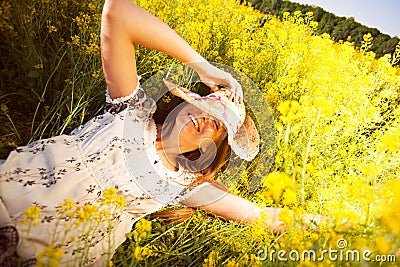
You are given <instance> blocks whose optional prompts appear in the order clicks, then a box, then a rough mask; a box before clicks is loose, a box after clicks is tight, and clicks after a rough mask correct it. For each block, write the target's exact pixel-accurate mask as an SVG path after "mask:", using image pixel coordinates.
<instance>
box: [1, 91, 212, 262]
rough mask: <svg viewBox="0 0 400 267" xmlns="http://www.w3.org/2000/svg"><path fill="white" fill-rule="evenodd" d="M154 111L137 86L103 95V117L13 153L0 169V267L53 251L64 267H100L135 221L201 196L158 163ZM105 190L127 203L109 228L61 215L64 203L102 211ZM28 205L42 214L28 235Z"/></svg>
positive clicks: (186, 178)
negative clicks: (113, 95)
mask: <svg viewBox="0 0 400 267" xmlns="http://www.w3.org/2000/svg"><path fill="white" fill-rule="evenodd" d="M155 109H156V105H155V102H154V100H153V99H151V98H149V97H147V96H146V94H145V92H144V91H143V89H141V88H140V86H138V88H136V89H135V91H134V92H133V93H132V94H131V95H130V96H127V97H124V98H119V99H114V100H112V99H110V97H109V96H108V94H106V105H105V113H104V114H102V115H100V116H97V117H95V118H93V119H91V120H90V121H88V122H87V123H86V124H84V125H82V126H80V127H78V128H76V129H75V130H74V131H72V132H71V134H70V135H61V136H56V137H54V138H49V139H44V140H39V141H36V142H33V143H31V144H29V145H27V146H24V147H19V148H17V149H16V150H15V151H13V152H11V153H10V155H9V157H8V158H7V160H6V161H5V162H3V163H2V164H1V163H0V197H1V199H0V236H2V238H3V239H4V240H3V241H4V243H5V245H2V246H0V250H1V249H3V250H4V251H0V252H1V253H0V254H1V255H2V256H0V263H2V264H3V265H4V266H6V265H7V264H8V263H7V262H10V261H12V259H13V257H14V258H15V255H16V254H15V250H16V253H18V254H19V255H20V256H21V257H23V258H24V259H25V260H26V261H25V262H24V264H25V265H31V264H33V263H34V262H35V261H36V258H37V256H38V254H39V253H40V252H42V251H43V250H44V249H45V248H46V247H47V246H49V245H51V244H53V245H54V246H55V247H56V248H61V249H62V251H63V254H64V256H63V257H62V261H61V263H62V265H64V266H76V265H78V264H79V265H99V266H104V265H105V264H106V259H107V258H110V257H111V256H112V254H113V253H114V250H115V249H116V248H117V247H118V246H119V245H120V244H121V243H122V242H123V241H124V240H125V238H126V233H128V232H130V231H131V228H132V225H133V224H134V222H135V221H137V220H138V219H139V218H141V217H143V216H145V215H147V214H149V213H153V212H155V211H157V210H159V209H160V208H162V207H164V206H166V205H168V204H177V203H179V202H180V201H182V200H183V199H185V198H186V197H188V196H189V195H190V194H192V193H193V192H194V191H195V190H197V189H198V188H200V186H199V187H197V188H196V189H195V188H192V187H188V186H187V185H189V184H190V183H192V182H193V179H194V176H191V175H189V174H187V173H186V172H185V171H182V170H180V171H178V172H174V171H171V170H169V169H167V168H165V167H164V165H163V164H162V162H161V160H160V158H159V157H158V154H157V152H156V149H155V139H156V134H157V133H156V127H155V124H154V121H153V118H152V115H153V113H154V111H155ZM205 184H206V183H204V184H203V185H205ZM110 187H115V188H117V189H118V193H119V194H120V195H123V196H124V197H125V199H126V205H125V207H124V208H123V209H122V211H121V210H119V211H113V212H111V213H112V218H113V219H112V220H109V219H108V220H105V219H104V218H102V219H101V218H100V219H98V220H97V221H96V222H95V223H91V222H86V223H81V224H80V225H79V224H78V223H76V222H77V221H78V220H77V219H76V218H77V216H78V215H77V214H78V212H76V213H75V215H70V216H66V212H64V213H62V212H60V209H59V208H60V206H59V204H61V203H64V201H65V199H70V200H73V201H74V204H75V205H76V206H80V207H82V208H81V210H82V211H83V207H84V206H85V205H87V204H89V205H90V204H92V205H94V206H100V208H99V210H102V209H106V207H105V206H101V205H100V204H99V202H98V199H99V198H100V197H101V196H102V193H103V192H104V190H105V189H107V188H110ZM32 205H34V206H38V207H40V208H41V217H40V218H38V219H35V221H40V224H39V225H34V226H32V227H30V229H29V224H26V222H25V223H24V221H23V219H24V218H25V217H26V215H24V213H23V212H24V211H25V210H27V209H28V208H29V207H30V206H32ZM60 214H61V215H60ZM74 223H76V224H74ZM35 224H36V223H35ZM68 227H69V230H68V233H66V231H65V229H67V228H68ZM88 229H89V230H88ZM28 231H29V233H28ZM85 231H86V232H85ZM3 241H2V242H3ZM87 248H89V250H87ZM2 264H0V265H1V266H3V265H2Z"/></svg>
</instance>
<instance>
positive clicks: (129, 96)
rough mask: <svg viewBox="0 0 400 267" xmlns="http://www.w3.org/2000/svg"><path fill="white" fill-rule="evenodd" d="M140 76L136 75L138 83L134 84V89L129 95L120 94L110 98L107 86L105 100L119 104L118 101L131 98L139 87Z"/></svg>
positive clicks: (121, 101)
mask: <svg viewBox="0 0 400 267" xmlns="http://www.w3.org/2000/svg"><path fill="white" fill-rule="evenodd" d="M140 78H141V77H140V76H138V85H137V86H136V88H135V90H133V91H132V92H131V93H130V94H129V95H126V96H121V97H117V98H111V96H110V92H109V91H108V88H107V90H106V102H108V103H111V104H119V103H123V102H126V101H127V100H129V99H131V98H132V97H134V96H135V94H136V93H137V91H138V90H139V88H140V82H139V81H140Z"/></svg>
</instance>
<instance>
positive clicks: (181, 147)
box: [0, 0, 281, 266]
mask: <svg viewBox="0 0 400 267" xmlns="http://www.w3.org/2000/svg"><path fill="white" fill-rule="evenodd" d="M134 44H139V45H143V46H146V47H148V48H151V49H155V50H158V51H161V52H164V53H167V54H169V55H170V56H172V57H174V58H176V59H178V60H180V61H181V62H183V63H185V64H186V65H188V66H190V67H191V68H193V69H194V70H195V71H196V72H197V73H198V74H199V76H200V78H201V80H202V81H203V82H204V83H205V84H206V85H208V86H209V87H210V88H211V89H212V90H213V91H214V94H213V95H210V96H207V97H205V98H197V97H193V95H190V94H188V92H186V91H185V89H184V88H182V87H179V86H175V85H174V84H171V83H169V82H168V81H165V83H166V84H167V86H168V87H169V89H171V90H172V91H173V92H175V94H176V95H178V96H180V97H181V98H183V99H184V100H187V101H188V102H189V103H190V104H187V105H185V106H182V107H181V108H179V109H176V110H175V113H174V114H170V116H171V118H172V121H173V123H172V122H171V123H164V125H163V126H161V125H156V124H155V123H154V122H153V120H152V115H153V113H154V111H155V103H154V100H152V99H151V98H149V97H147V96H146V94H145V92H144V91H143V89H141V87H140V85H139V78H138V75H137V71H136V61H135V51H134ZM101 52H102V63H103V71H104V76H105V79H106V83H107V87H108V92H107V99H106V106H105V107H106V112H105V113H104V114H103V115H100V116H97V117H95V118H93V119H92V120H90V121H89V122H87V123H86V124H85V125H82V126H80V127H78V128H77V129H75V130H74V131H73V132H72V133H71V134H70V135H62V136H57V137H53V138H50V139H45V140H39V141H36V142H34V143H32V144H29V145H27V146H25V147H20V148H17V149H16V150H15V151H13V152H12V153H11V154H10V155H9V157H8V159H7V160H6V161H5V162H4V163H3V164H1V165H0V196H1V199H0V235H1V237H2V244H1V246H0V248H1V250H2V251H1V253H0V254H1V256H0V265H1V266H7V265H8V266H14V265H15V262H16V261H17V260H18V257H20V259H19V261H20V262H19V263H20V264H22V265H27V266H29V265H32V264H34V263H35V262H36V261H37V259H38V256H40V253H41V252H42V251H44V250H45V249H46V248H49V246H50V248H53V249H55V248H57V249H58V250H60V251H61V252H62V253H61V254H62V255H63V257H62V258H61V264H62V265H70V266H77V265H99V266H104V265H105V264H106V263H107V260H109V259H110V258H111V256H112V254H113V253H114V250H115V249H116V248H117V247H118V246H119V245H120V244H121V243H122V242H123V241H124V239H125V234H126V233H128V232H130V230H131V227H132V225H133V223H134V222H135V221H137V220H138V219H139V218H141V217H143V216H145V215H146V214H149V213H153V212H155V211H157V210H159V209H160V208H162V207H164V206H165V205H167V204H171V203H172V204H174V203H181V204H184V205H187V206H190V207H198V208H201V209H204V210H206V211H208V212H212V213H214V214H216V215H219V216H222V217H224V218H226V219H228V220H235V221H239V222H244V223H246V222H251V221H253V220H255V219H256V218H257V217H258V216H260V214H261V212H262V210H261V209H260V208H259V207H257V206H256V205H255V204H253V203H251V202H249V201H247V200H245V199H243V198H240V197H238V196H235V195H233V194H227V193H226V192H225V191H224V190H222V189H219V188H217V187H216V186H214V185H213V184H212V183H208V182H207V181H209V180H212V176H213V175H214V174H215V173H216V171H217V170H218V167H219V166H220V165H221V163H222V162H223V160H224V158H225V156H226V155H227V153H228V143H229V145H230V146H231V148H232V149H233V150H234V151H236V152H238V153H239V155H242V157H244V158H246V157H247V159H251V158H252V157H254V155H255V154H256V151H255V150H254V146H253V148H252V149H249V148H240V147H236V145H237V143H238V142H236V141H237V140H234V136H235V134H236V136H238V135H237V131H238V129H239V128H238V126H241V125H245V126H246V125H247V123H248V120H247V122H246V119H245V118H246V116H245V114H244V113H242V114H240V113H241V112H242V111H243V110H244V108H243V106H242V105H243V103H242V91H241V87H240V85H239V84H238V83H237V81H236V80H235V79H233V78H232V76H231V75H230V74H228V73H226V72H223V71H221V70H219V69H218V68H216V67H214V66H212V65H211V64H209V63H208V62H207V61H206V60H205V59H204V58H203V57H202V56H200V55H199V54H198V53H197V52H196V51H194V50H193V49H192V48H191V47H190V46H189V45H188V44H187V43H186V42H185V41H184V40H183V39H181V38H180V37H179V36H178V35H177V34H176V33H175V32H174V31H173V30H171V29H170V28H169V27H168V26H167V25H165V24H164V23H162V22H161V21H160V20H158V19H157V18H155V17H154V16H153V15H151V14H149V13H148V12H146V11H145V10H143V9H142V8H140V7H138V6H137V5H135V4H133V3H131V2H130V1H129V0H106V1H105V4H104V8H103V14H102V25H101ZM194 62H196V63H194ZM221 85H222V86H221ZM221 88H222V89H223V90H220V89H221ZM226 88H227V89H229V90H228V91H227V90H226ZM216 99H223V100H221V101H219V100H218V101H219V102H221V103H222V102H223V103H224V105H231V106H232V108H230V110H232V112H233V113H234V114H236V115H237V117H235V115H232V116H233V117H232V118H233V119H232V120H228V122H227V121H224V118H222V117H221V116H220V117H218V115H220V114H219V112H218V108H217V111H215V110H214V111H210V110H207V107H210V106H213V103H214V104H215V103H217V102H218V101H217V102H216ZM213 101H214V102H213ZM219 102H218V103H219ZM218 105H219V104H218ZM206 111H208V112H206ZM237 113H238V114H237ZM210 114H212V116H211V115H210ZM237 118H239V119H237ZM167 121H168V118H167ZM232 121H233V124H234V125H233V126H232V125H230V124H229V122H232ZM239 124H240V125H239ZM250 124H251V123H250ZM163 127H165V129H164V128H163ZM235 127H236V132H232V131H233V130H232V129H234V128H235ZM250 127H254V125H250ZM239 131H240V130H239ZM188 137H189V138H188ZM242 137H243V136H242ZM253 138H256V137H254V136H253ZM250 139H251V138H250ZM256 139H257V138H256ZM250 141H254V142H250V143H252V144H253V145H254V144H257V140H250ZM241 149H242V150H243V149H244V150H243V151H242V152H241ZM182 155H186V157H183V156H182ZM216 155H218V156H216ZM199 159H200V160H199ZM110 187H111V188H118V195H117V194H115V191H113V190H109V189H108V188H110ZM102 195H103V196H102ZM120 195H122V196H123V197H124V198H123V199H124V200H125V201H126V204H125V201H122V199H121V198H119V196H120ZM60 203H61V204H60ZM98 203H100V204H98ZM96 204H98V205H97V206H96ZM79 205H80V206H79ZM78 206H79V207H80V208H76V207H78ZM30 207H31V208H30ZM32 207H33V208H32ZM96 207H97V208H96ZM107 207H113V208H114V210H113V212H111V214H110V213H107V212H108V211H107V209H106V208H107ZM117 207H120V208H122V210H117ZM38 209H40V211H41V215H42V217H41V218H37V217H38V216H36V213H35V211H36V210H38ZM26 210H28V211H29V212H26ZM24 211H25V212H24ZM72 211H74V212H72ZM264 211H265V212H267V213H268V215H269V220H267V222H266V227H270V228H271V229H273V230H278V229H279V227H280V225H281V222H280V221H279V212H280V210H279V209H274V208H267V209H265V210H264ZM98 213H99V214H100V213H101V214H102V216H103V217H96V216H98V215H97V214H98ZM89 215H93V216H94V218H95V219H96V220H95V222H94V223H93V222H92V221H90V220H86V219H87V217H89ZM27 218H28V219H30V220H31V221H28V222H27ZM104 218H106V219H104ZM107 218H108V219H107ZM40 219H41V220H40ZM32 221H33V222H34V223H33V224H32V223H30V222H32ZM36 223H37V224H38V225H36ZM39 223H40V224H39ZM51 245H53V247H51Z"/></svg>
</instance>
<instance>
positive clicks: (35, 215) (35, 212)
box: [23, 206, 42, 222]
mask: <svg viewBox="0 0 400 267" xmlns="http://www.w3.org/2000/svg"><path fill="white" fill-rule="evenodd" d="M41 210H42V209H41V208H39V207H38V206H30V207H29V208H28V209H27V210H25V211H24V213H23V214H24V215H25V216H26V220H27V221H28V222H29V221H34V220H36V219H39V218H40V212H41Z"/></svg>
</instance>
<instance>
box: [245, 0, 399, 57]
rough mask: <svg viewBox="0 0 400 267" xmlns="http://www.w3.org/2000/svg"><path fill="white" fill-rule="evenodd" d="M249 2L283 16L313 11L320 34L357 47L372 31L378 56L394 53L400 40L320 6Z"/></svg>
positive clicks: (274, 0)
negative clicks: (351, 43) (289, 13)
mask: <svg viewBox="0 0 400 267" xmlns="http://www.w3.org/2000/svg"><path fill="white" fill-rule="evenodd" d="M248 2H250V3H252V5H253V6H254V7H255V8H256V9H258V10H260V11H262V12H264V13H269V14H273V15H276V16H278V17H282V16H283V13H284V12H294V11H297V10H300V11H301V12H302V13H306V12H310V11H312V12H313V13H314V20H315V21H317V22H318V34H322V33H328V34H329V35H330V36H332V38H333V39H334V40H335V41H339V40H342V41H351V42H354V45H355V46H356V47H360V45H361V41H362V38H363V35H364V34H366V33H371V34H372V36H373V38H374V42H373V45H372V47H371V51H374V52H375V54H376V56H377V57H382V56H383V55H385V54H393V53H394V51H395V49H396V44H397V43H398V42H399V41H400V39H399V38H398V37H390V36H389V35H387V34H383V33H381V32H380V31H379V30H378V29H375V28H368V27H366V26H364V25H362V24H360V23H358V22H356V21H355V20H354V18H353V17H350V18H346V17H338V16H336V15H334V14H332V13H330V12H327V11H325V10H324V9H322V8H320V7H316V6H311V5H306V4H299V3H294V2H290V1H285V0H250V1H248Z"/></svg>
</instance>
